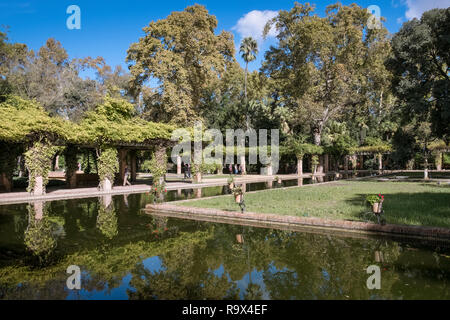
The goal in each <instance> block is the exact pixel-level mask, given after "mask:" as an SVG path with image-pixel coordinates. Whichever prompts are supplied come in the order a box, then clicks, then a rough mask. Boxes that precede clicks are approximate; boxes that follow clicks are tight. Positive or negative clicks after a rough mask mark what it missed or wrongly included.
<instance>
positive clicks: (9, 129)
mask: <svg viewBox="0 0 450 320" xmlns="http://www.w3.org/2000/svg"><path fill="white" fill-rule="evenodd" d="M2 100H4V101H3V102H1V103H0V119H1V121H0V140H1V141H8V142H15V143H18V142H25V141H33V140H38V139H39V138H41V137H47V138H49V139H52V140H55V139H58V138H62V139H68V138H69V136H70V135H71V134H72V133H73V130H72V124H71V123H70V122H69V121H66V120H62V119H60V118H56V117H50V116H49V115H48V113H47V112H45V111H44V109H43V108H42V107H41V106H40V105H39V104H38V103H37V102H35V101H30V100H26V99H23V98H20V97H18V96H15V95H8V96H6V97H5V96H3V97H2Z"/></svg>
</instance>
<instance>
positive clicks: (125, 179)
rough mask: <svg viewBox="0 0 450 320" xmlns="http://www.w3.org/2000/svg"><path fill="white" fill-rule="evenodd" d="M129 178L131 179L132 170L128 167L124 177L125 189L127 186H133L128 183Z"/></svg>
mask: <svg viewBox="0 0 450 320" xmlns="http://www.w3.org/2000/svg"><path fill="white" fill-rule="evenodd" d="M129 178H130V170H129V169H128V166H125V174H124V177H123V186H124V187H125V185H129V186H131V183H130V181H128V179H129Z"/></svg>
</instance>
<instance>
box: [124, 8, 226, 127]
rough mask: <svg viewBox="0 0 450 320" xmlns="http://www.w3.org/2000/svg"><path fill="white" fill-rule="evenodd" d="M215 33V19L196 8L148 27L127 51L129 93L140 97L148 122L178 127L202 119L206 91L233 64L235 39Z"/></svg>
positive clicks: (173, 15) (174, 13)
mask: <svg viewBox="0 0 450 320" xmlns="http://www.w3.org/2000/svg"><path fill="white" fill-rule="evenodd" d="M216 28H217V19H216V17H214V16H212V15H210V14H209V13H208V11H207V10H206V8H205V7H204V6H201V5H194V6H190V7H187V8H186V9H185V10H184V11H181V12H172V13H171V14H170V15H169V16H168V17H167V18H166V19H162V20H158V21H156V22H151V23H150V24H149V26H148V27H145V28H144V32H145V36H144V37H142V38H141V39H140V40H139V42H137V43H134V44H132V45H131V46H130V48H129V50H128V56H127V62H128V63H129V64H130V65H129V68H130V71H131V88H132V89H133V91H134V93H135V95H136V96H138V95H139V94H140V93H143V94H144V98H145V100H146V108H147V116H148V117H149V118H151V119H152V120H156V121H164V122H171V123H176V124H188V123H193V122H194V121H195V120H197V119H199V118H200V115H201V111H202V107H203V102H204V99H205V95H206V94H208V95H211V92H210V90H208V89H210V88H211V87H214V85H215V84H216V83H217V82H219V81H220V79H221V77H222V76H223V74H224V73H225V72H226V70H227V67H229V66H230V65H231V64H232V63H233V62H235V59H234V50H235V49H234V44H233V36H232V35H231V34H230V33H229V32H222V33H220V34H219V35H216V34H215V32H214V31H215V29H216ZM155 80H156V81H155ZM156 83H157V85H156ZM149 85H153V86H154V87H153V88H150V87H149ZM155 85H156V86H155Z"/></svg>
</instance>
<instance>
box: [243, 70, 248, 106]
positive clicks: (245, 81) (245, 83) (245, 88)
mask: <svg viewBox="0 0 450 320" xmlns="http://www.w3.org/2000/svg"><path fill="white" fill-rule="evenodd" d="M247 74H248V62H246V64H245V76H244V97H245V103H247Z"/></svg>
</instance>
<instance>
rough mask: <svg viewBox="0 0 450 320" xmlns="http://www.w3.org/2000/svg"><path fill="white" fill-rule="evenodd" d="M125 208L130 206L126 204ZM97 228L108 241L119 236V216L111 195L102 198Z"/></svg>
mask: <svg viewBox="0 0 450 320" xmlns="http://www.w3.org/2000/svg"><path fill="white" fill-rule="evenodd" d="M125 206H128V204H125ZM97 228H98V229H99V230H100V232H101V233H102V234H103V235H104V236H105V237H106V238H108V239H112V238H114V237H115V236H117V234H118V223H117V216H116V211H115V209H114V204H113V201H112V196H111V195H107V196H103V197H101V198H100V206H99V208H98V215H97Z"/></svg>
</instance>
